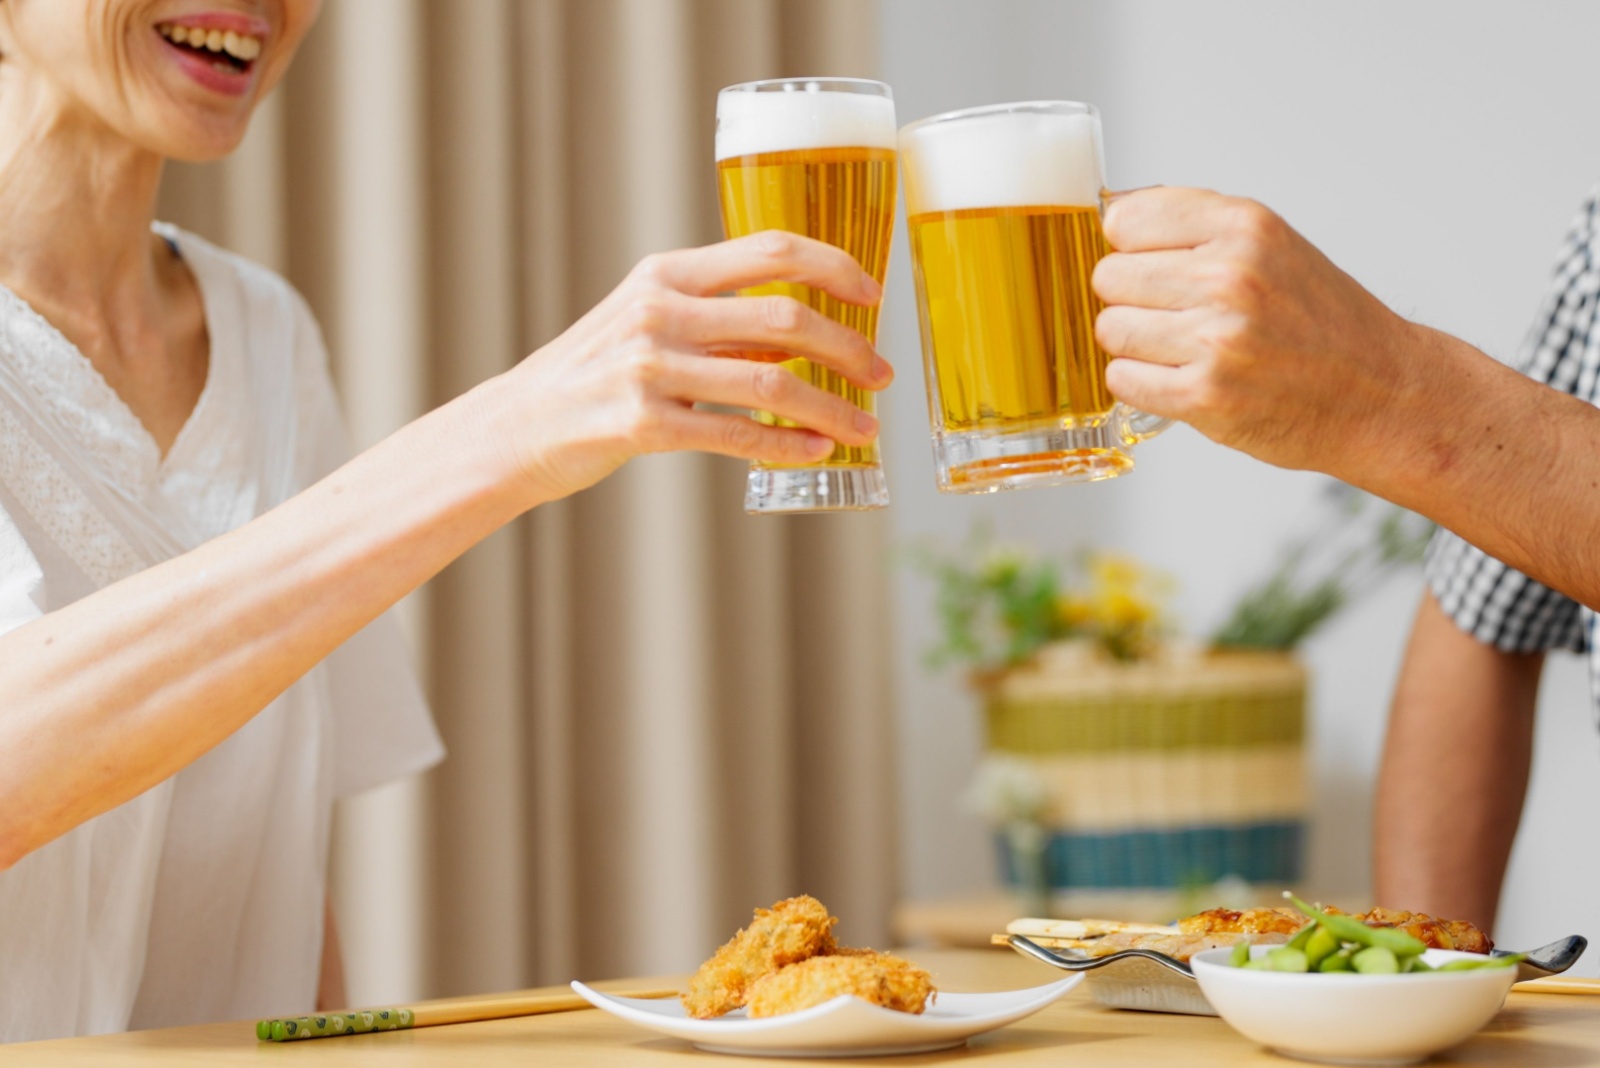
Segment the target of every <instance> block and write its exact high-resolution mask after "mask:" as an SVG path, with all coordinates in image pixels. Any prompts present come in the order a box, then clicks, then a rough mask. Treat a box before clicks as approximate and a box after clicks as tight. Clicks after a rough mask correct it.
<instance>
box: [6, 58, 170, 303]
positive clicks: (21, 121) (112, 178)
mask: <svg viewBox="0 0 1600 1068" xmlns="http://www.w3.org/2000/svg"><path fill="white" fill-rule="evenodd" d="M7 66H8V64H7V63H5V62H0V281H4V282H5V283H6V284H7V285H10V286H11V287H12V288H13V289H17V290H18V291H19V292H21V293H22V295H23V296H25V297H29V298H33V297H36V296H40V295H44V294H48V296H49V300H48V303H50V304H53V305H56V306H58V307H61V308H66V309H71V312H72V314H73V315H74V316H75V317H76V316H79V315H82V316H88V317H91V318H100V319H115V318H117V317H119V316H121V315H125V314H128V313H129V312H131V311H133V310H134V308H133V307H130V303H131V304H133V305H135V306H138V305H143V306H145V307H149V306H150V302H152V301H155V300H157V299H158V296H159V290H160V272H159V271H158V267H157V263H156V258H155V248H154V246H153V243H152V240H151V235H150V222H151V220H152V219H153V218H154V214H155V203H156V193H157V189H158V187H159V186H160V183H161V165H162V159H161V157H160V156H158V155H156V154H154V153H152V152H150V151H148V150H146V149H143V148H140V147H138V146H135V145H133V144H131V143H129V142H128V141H127V140H126V139H124V138H122V137H121V136H119V135H118V134H117V133H116V132H115V131H113V130H111V129H110V128H109V127H107V126H105V125H104V123H102V122H100V121H98V120H96V119H94V118H93V117H91V116H85V115H83V114H81V112H77V113H75V111H74V109H73V108H72V107H70V105H67V104H64V103H63V102H61V101H59V100H58V99H55V98H54V95H53V94H52V93H51V91H50V90H49V89H48V88H47V87H44V86H41V85H39V84H38V83H37V82H35V80H33V79H29V78H27V77H26V76H25V75H24V74H23V73H22V72H17V71H14V70H13V71H10V72H8V71H7V70H6V68H7ZM7 74H10V75H11V76H10V77H7V76H6V75H7Z"/></svg>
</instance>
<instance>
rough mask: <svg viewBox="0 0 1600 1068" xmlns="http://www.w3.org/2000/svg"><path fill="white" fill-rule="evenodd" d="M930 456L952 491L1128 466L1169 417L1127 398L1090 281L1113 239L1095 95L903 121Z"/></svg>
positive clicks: (1081, 477)
mask: <svg viewBox="0 0 1600 1068" xmlns="http://www.w3.org/2000/svg"><path fill="white" fill-rule="evenodd" d="M900 160H901V167H902V169H903V171H904V174H905V187H906V188H905V191H906V217H907V225H908V227H909V231H910V237H911V260H912V269H913V270H914V272H915V275H916V285H917V313H918V316H919V318H920V320H921V327H922V353H923V363H924V366H925V368H926V371H927V381H928V409H929V416H930V419H931V421H932V425H933V453H934V464H935V467H936V468H937V474H938V481H939V488H940V489H941V490H943V491H944V492H946V493H990V492H993V491H995V490H1002V489H1020V488H1024V487H1029V486H1048V485H1056V484H1059V483H1064V482H1089V481H1095V480H1098V479H1105V478H1114V477H1116V476H1117V475H1121V474H1124V473H1126V472H1128V471H1130V470H1132V469H1133V455H1132V453H1131V452H1130V451H1129V450H1130V446H1133V445H1135V444H1137V443H1139V442H1141V441H1144V440H1146V439H1147V438H1150V437H1154V436H1155V435H1156V434H1158V433H1160V432H1161V431H1162V430H1164V429H1166V427H1167V426H1168V425H1169V423H1168V420H1165V419H1158V418H1155V417H1153V416H1149V415H1146V414H1144V413H1142V412H1137V411H1134V410H1133V409H1131V408H1129V407H1127V406H1126V405H1123V404H1120V403H1118V402H1117V401H1116V400H1115V398H1113V397H1112V396H1111V393H1110V391H1109V390H1107V389H1106V376H1105V371H1106V364H1107V363H1109V362H1110V361H1109V359H1108V357H1107V356H1106V353H1105V352H1104V351H1103V350H1102V349H1101V348H1100V346H1099V345H1098V344H1097V343H1096V342H1095V337H1094V320H1095V316H1096V315H1097V314H1098V313H1099V311H1100V308H1101V302H1100V300H1099V298H1097V297H1096V296H1095V294H1094V290H1093V289H1092V288H1091V286H1090V279H1091V277H1092V276H1093V274H1094V268H1095V264H1097V263H1099V262H1100V259H1101V257H1103V256H1104V255H1105V254H1106V253H1107V252H1108V251H1110V246H1109V245H1107V243H1106V238H1105V233H1104V231H1103V230H1102V229H1101V225H1100V216H1101V209H1102V202H1103V199H1104V197H1105V170H1104V165H1103V162H1102V151H1101V138H1100V117H1099V115H1098V114H1097V113H1096V112H1095V110H1094V108H1092V107H1090V106H1089V105H1088V104H1080V103H1075V102H1070V101H1032V102H1028V103H1020V104H996V105H993V106H990V107H981V108H970V109H967V110H964V111H953V112H949V113H947V114H943V115H935V116H933V117H932V118H927V119H923V120H921V121H920V122H914V123H912V124H910V125H909V126H907V127H905V128H904V129H902V130H901V131H900Z"/></svg>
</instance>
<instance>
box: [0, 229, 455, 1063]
mask: <svg viewBox="0 0 1600 1068" xmlns="http://www.w3.org/2000/svg"><path fill="white" fill-rule="evenodd" d="M157 232H158V233H160V234H161V235H162V236H163V237H165V238H166V239H167V240H169V241H170V242H172V243H173V245H174V247H175V248H177V249H178V250H179V252H180V254H181V255H182V257H183V259H184V260H185V262H186V263H187V264H188V266H189V268H190V270H191V271H193V273H194V276H195V278H196V280H197V282H198V284H199V287H200V292H201V295H202V297H203V300H204V305H205V316H206V325H207V329H208V331H209V334H210V344H211V361H210V369H209V372H208V377H207V380H206V384H205V389H204V391H203V392H202V394H201V396H200V400H199V403H198V404H197V405H196V407H195V410H194V412H193V414H192V415H191V416H190V418H189V421H188V423H187V424H186V425H185V426H184V428H183V430H182V432H181V433H180V434H179V436H178V439H177V441H176V442H175V443H174V445H173V446H172V448H171V450H170V451H169V453H168V455H167V456H166V457H165V458H164V459H163V458H162V456H161V455H160V451H159V449H158V447H157V446H156V443H155V441H154V440H153V439H152V438H151V437H150V435H149V434H148V433H147V432H146V431H145V429H144V427H143V426H142V425H141V424H140V423H139V421H138V419H137V418H136V417H135V416H134V415H133V413H132V412H131V411H130V410H129V409H128V408H127V406H126V405H124V404H123V403H122V401H121V400H120V398H118V397H117V395H116V393H115V392H114V391H113V390H112V389H111V387H110V386H109V385H107V383H106V382H105V380H104V379H103V378H101V376H100V375H99V373H98V372H96V371H95V369H94V368H93V366H92V365H91V364H90V363H89V361H88V360H87V359H86V358H85V357H84V356H83V354H82V353H80V352H79V351H78V350H77V349H76V348H74V347H73V345H72V344H71V343H70V342H68V341H67V340H66V338H64V337H63V336H62V335H61V334H60V333H59V332H58V331H57V330H56V329H55V328H53V327H52V326H50V324H49V323H47V322H46V321H45V320H44V319H43V318H42V317H40V316H39V315H38V314H37V313H35V312H34V311H33V309H31V308H30V307H29V306H28V305H27V304H26V303H24V302H23V301H22V300H21V299H20V298H18V297H17V296H16V295H15V294H13V293H12V292H10V291H9V290H7V289H5V288H4V287H3V286H0V633H3V632H5V631H7V630H10V629H12V628H14V627H18V626H21V625H23V624H25V623H27V622H29V621H30V620H32V619H35V618H37V617H39V616H40V615H41V614H43V613H46V612H52V611H55V610H56V609H58V608H61V607H63V606H65V605H68V604H71V603H72V602H74V601H76V600H78V599H79V598H80V597H83V596H85V595H86V594H89V593H92V592H94V591H95V590H97V589H99V588H100V587H102V586H105V585H107V584H108V583H111V582H115V581H117V580H118V579H121V578H124V577H126V576H128V575H130V574H133V573H134V572H137V571H140V570H142V569H144V568H146V567H149V566H150V565H151V564H154V563H157V562H159V561H161V560H164V559H167V558H169V557H171V556H175V555H178V554H180V553H182V552H185V551H187V550H189V549H192V548H194V547H195V546H198V545H199V544H201V543H202V542H204V541H207V540H208V539H210V538H214V537H216V536H217V535H219V534H222V533H224V532H226V531H228V530H231V529H233V528H235V527H238V526H240V525H242V524H244V523H246V522H248V521H250V520H251V519H253V518H255V517H256V516H258V515H261V514H262V513H263V512H266V511H267V510H269V509H271V508H272V507H274V506H275V505H277V504H278V503H280V502H281V501H283V500H285V499H286V498H288V497H290V496H292V495H293V494H295V493H298V492H299V491H300V490H302V489H304V488H305V487H307V486H309V485H310V484H311V483H313V482H315V481H316V480H318V479H319V478H321V477H322V476H323V475H325V474H327V473H328V472H329V471H331V470H333V469H334V468H335V467H337V466H338V465H339V464H340V463H342V462H343V461H344V459H345V458H346V456H347V450H346V445H345V441H344V434H343V430H342V426H341V423H340V418H339V414H338V410H337V407H336V403H335V399H334V394H333V389H332V385H331V383H330V381H329V378H328V371H327V361H326V355H325V353H324V350H323V344H322V339H321V336H320V334H319V332H318V330H317V327H316V324H315V322H314V321H313V320H312V318H311V315H310V312H309V310H308V309H307V308H306V306H305V303H304V302H303V301H302V300H301V299H300V297H299V295H298V294H297V293H295V292H294V290H293V289H292V288H291V287H290V286H289V285H288V284H287V283H286V282H284V281H283V280H282V279H281V278H279V277H278V276H277V275H275V274H273V273H272V272H270V271H267V270H265V269H264V268H261V267H258V266H256V265H254V264H251V263H249V262H246V261H244V260H242V259H240V258H238V257H237V256H234V255H232V254H230V253H227V252H224V251H222V250H220V249H217V248H215V247H214V246H212V245H210V244H208V243H206V242H205V241H203V240H201V239H200V238H198V237H195V236H194V235H192V234H188V233H184V232H181V231H178V230H176V229H174V228H170V227H166V226H161V225H158V226H157ZM4 700H5V698H4V693H3V690H0V714H4ZM442 755H443V749H442V747H441V746H440V743H439V738H438V735H437V733H436V732H435V730H434V726H433V721H432V719H431V718H430V716H429V714H428V709H427V706H426V704H425V703H424V700H423V697H422V693H421V689H420V687H419V686H418V684H417V681H416V677H415V675H414V673H413V672H412V671H411V669H410V667H409V661H408V657H407V653H406V650H405V647H404V643H403V641H402V638H401V634H400V631H399V629H398V628H397V626H396V624H395V621H394V620H393V618H391V617H390V616H385V617H383V618H381V619H379V620H378V621H377V622H375V623H373V624H372V625H371V626H369V627H367V628H366V629H365V630H363V631H362V632H360V633H359V634H357V635H356V636H355V637H353V638H351V639H350V640H349V641H348V642H346V643H345V644H344V645H343V646H342V647H340V648H339V649H338V650H337V651H335V652H334V653H333V654H332V655H331V656H329V657H328V658H327V659H326V660H325V661H323V662H322V663H321V664H319V665H318V666H317V667H315V668H313V669H312V670H311V671H310V672H308V673H307V674H306V675H305V676H304V677H303V678H301V679H300V680H299V681H298V682H296V683H295V684H294V685H293V686H291V687H290V688H289V689H288V690H287V691H286V692H285V693H284V694H283V695H282V696H281V697H279V698H278V699H277V700H276V701H273V702H272V704H270V705H269V706H267V708H266V709H264V710H263V711H262V712H260V713H259V714H258V715H256V716H255V717H254V718H253V719H251V720H250V721H249V722H248V723H247V724H245V725H244V726H243V727H241V728H240V729H239V730H238V731H237V732H235V733H234V734H233V735H232V736H231V737H229V738H228V739H227V740H225V741H224V742H222V743H221V744H220V745H218V746H217V747H216V748H215V749H213V750H211V751H210V752H209V753H207V754H206V755H205V756H203V757H201V758H200V759H199V760H198V761H196V762H195V763H194V764H192V765H190V766H189V767H187V768H185V769H184V770H183V771H181V772H179V773H178V774H177V775H175V776H173V777H172V778H171V779H168V780H167V781H166V782H163V783H161V784H160V785H158V786H155V787H153V788H152V789H150V790H148V791H146V792H145V793H144V794H142V795H140V796H139V797H136V798H134V799H133V800H131V801H129V802H127V803H126V804H123V805H121V806H120V807H118V808H116V809H113V810H112V811H110V812H107V813H105V814H104V815H102V816H98V817H96V818H95V819H92V820H90V821H89V822H88V823H85V824H83V825H82V826H80V827H77V828H75V829H74V830H72V831H71V832H69V833H68V834H66V835H64V836H62V837H61V838H59V839H57V840H55V841H53V842H51V843H49V844H48V845H46V846H44V847H43V848H41V849H38V850H36V851H35V852H33V853H31V854H29V855H28V856H26V857H24V858H23V859H22V860H21V861H19V862H18V863H17V864H15V865H14V866H13V867H12V868H11V869H9V870H7V871H4V872H0V1041H4V1042H16V1041H23V1040H30V1039H42V1038H55V1037H62V1036H68V1035H82V1034H95V1033H101V1032H107V1031H118V1030H124V1029H128V1028H145V1027H167V1026H174V1025H178V1024H189V1023H199V1022H202V1021H210V1020H223V1019H241V1018H246V1017H256V1016H278V1015H291V1014H303V1013H307V1012H310V1011H312V1009H313V1008H314V1004H313V1003H314V1000H315V997H316V989H317V979H318V966H319V962H320V955H321V948H322V916H323V911H322V903H323V899H324V893H325V881H326V871H327V862H328V833H329V824H330V817H331V814H332V809H333V802H334V800H335V799H336V798H339V797H344V796H346V795H349V794H353V793H357V792H359V791H362V790H365V789H368V788H370V787H372V786H376V785H378V784H379V783H382V782H384V781H387V780H389V779H393V778H396V777H399V776H402V775H406V774H408V773H411V772H415V771H419V770H421V769H422V768H425V767H427V766H429V765H431V764H433V763H434V762H436V761H437V760H439V759H440V757H441V756H442ZM3 764H4V761H3V758H0V767H3Z"/></svg>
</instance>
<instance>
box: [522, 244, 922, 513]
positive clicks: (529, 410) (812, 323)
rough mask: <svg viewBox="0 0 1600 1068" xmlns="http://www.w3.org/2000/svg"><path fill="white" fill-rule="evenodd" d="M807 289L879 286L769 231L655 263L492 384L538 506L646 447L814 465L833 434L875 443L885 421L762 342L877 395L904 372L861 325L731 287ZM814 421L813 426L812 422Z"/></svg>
mask: <svg viewBox="0 0 1600 1068" xmlns="http://www.w3.org/2000/svg"><path fill="white" fill-rule="evenodd" d="M774 281H784V282H799V283H804V284H805V285H808V286H812V287H815V288H816V289H819V290H822V291H824V292H826V293H829V294H831V295H832V296H834V297H837V298H838V299H840V300H843V301H847V302H849V303H851V304H873V303H876V302H877V301H878V300H880V299H881V298H882V296H883V290H882V287H880V286H879V285H878V283H877V282H876V281H875V280H874V279H873V278H872V276H871V275H869V274H867V273H866V271H864V270H862V268H861V266H860V264H858V263H857V262H856V261H855V259H854V258H853V257H851V256H850V255H849V254H848V253H846V252H844V251H842V250H840V249H838V248H835V247H833V246H832V245H827V244H824V243H822V242H820V241H813V240H811V239H809V238H806V237H801V236H799V235H796V234H791V233H784V232H782V231H767V232H764V233H759V234H752V235H750V236H748V237H742V238H738V239H736V240H733V241H725V242H722V243H720V244H715V245H708V246H706V247H704V248H696V249H686V250H684V251H680V252H667V253H662V254H659V255H655V256H650V257H648V258H647V259H645V260H644V261H643V262H641V263H640V264H639V266H638V267H636V268H635V269H634V270H633V272H632V273H631V274H629V275H628V277H627V279H626V280H624V281H623V283H622V284H621V285H620V286H618V287H617V289H616V290H615V291H614V292H612V293H611V295H610V296H608V297H607V298H606V299H605V300H604V301H602V302H601V303H600V304H599V305H597V306H596V307H595V308H594V310H592V311H591V312H589V314H588V315H586V316H584V317H583V318H582V319H580V320H579V321H578V322H577V323H575V324H574V325H573V326H572V328H571V329H569V330H568V331H567V332H566V333H564V334H562V335H561V336H560V337H558V338H556V339H555V340H554V341H552V342H551V343H550V344H548V345H546V346H545V347H544V348H542V349H540V350H539V351H537V352H535V353H534V354H533V355H531V356H529V357H528V358H527V359H526V360H524V361H523V362H522V363H521V364H520V365H518V366H517V367H516V368H514V369H513V370H511V371H510V372H508V373H507V374H506V375H504V376H502V379H501V380H500V381H498V382H497V383H495V385H494V386H493V387H491V388H494V389H498V390H501V391H502V394H501V396H502V400H503V406H502V407H501V409H500V411H501V415H502V416H503V418H502V419H500V420H498V422H500V423H501V425H503V426H504V428H505V431H504V432H505V434H506V441H507V442H508V444H509V451H510V455H511V456H512V458H513V462H514V464H515V470H516V471H517V472H518V473H519V474H520V476H521V477H523V478H525V479H526V482H527V484H528V487H529V489H530V491H531V493H532V496H533V501H532V502H531V503H538V502H539V501H545V500H553V499H555V498H558V497H564V496H566V495H568V494H570V493H574V492H576V491H578V490H580V489H583V488H584V487H586V486H589V485H592V484H594V483H595V482H598V481H599V480H600V479H602V478H604V477H605V476H606V475H609V474H610V473H611V472H612V471H614V470H616V469H617V468H618V467H620V466H621V465H622V464H623V463H625V462H626V461H628V460H629V459H631V458H632V457H634V456H638V455H640V454H642V453H649V452H667V451H672V450H677V449H698V450H703V451H706V452H716V453H723V454H725V455H728V456H737V457H740V458H743V459H749V460H765V461H767V462H769V463H778V464H802V463H815V462H817V461H819V460H822V459H823V458H825V457H826V456H827V455H828V454H829V453H830V452H832V451H833V447H834V443H835V442H838V443H840V444H844V445H865V444H867V443H869V442H870V441H872V439H873V438H874V437H876V436H877V432H878V421H877V420H876V419H874V418H873V417H872V416H871V415H869V414H867V413H866V412H864V411H862V410H860V409H859V408H857V407H855V406H854V405H852V404H850V403H849V402H848V401H846V400H844V399H843V398H841V397H838V396H835V395H834V394H831V393H827V392H825V391H823V390H821V389H818V388H817V387H815V386H813V385H810V384H809V383H807V382H805V381H803V380H801V379H800V378H799V377H798V376H796V375H794V374H792V373H790V372H789V371H788V370H786V369H784V368H783V367H781V366H778V365H777V364H776V363H770V362H760V360H759V358H757V359H738V358H729V357H737V356H741V355H745V354H746V353H749V352H750V350H757V351H766V352H774V353H777V354H778V355H777V356H776V358H779V359H781V358H787V357H790V356H803V357H805V358H806V359H808V360H811V361H813V362H815V363H818V364H821V365H823V366H825V367H828V368H831V369H833V370H835V371H837V372H839V373H840V374H841V375H843V376H844V377H845V378H847V379H849V380H850V381H851V382H852V383H854V384H856V385H858V386H862V387H864V388H866V389H873V390H877V389H882V388H883V387H884V386H887V385H888V384H889V382H890V380H891V379H892V378H893V377H894V372H893V371H892V370H891V368H890V367H889V364H888V363H887V362H886V361H885V360H884V359H883V358H882V357H881V356H879V355H878V353H877V351H876V350H875V349H874V348H873V347H872V345H871V344H869V343H868V342H867V340H866V338H865V337H863V336H862V335H861V334H860V333H859V332H858V331H856V330H853V329H851V328H849V327H847V326H843V325H841V324H839V323H836V322H834V321H833V320H831V319H829V318H827V317H825V316H823V315H821V314H819V313H818V312H815V311H813V310H812V309H810V308H808V307H806V306H805V305H804V304H801V303H800V302H799V301H796V300H793V299H791V298H789V297H778V296H773V297H745V298H739V299H726V298H723V297H720V296H718V294H720V293H725V292H727V291H729V290H734V289H742V288H745V287H748V286H756V285H761V284H763V283H766V282H774ZM697 402H705V403H710V404H719V405H727V406H730V407H736V408H747V409H754V410H761V411H767V412H772V413H774V414H776V415H779V416H782V417H783V418H785V419H788V420H792V421H793V422H795V423H797V424H799V428H785V427H775V426H764V425H762V424H760V423H757V422H756V421H755V420H754V419H751V418H750V417H749V416H746V415H731V414H727V413H723V412H712V411H701V410H697V409H696V408H695V407H694V406H695V404H696V403H697ZM802 428H803V429H802Z"/></svg>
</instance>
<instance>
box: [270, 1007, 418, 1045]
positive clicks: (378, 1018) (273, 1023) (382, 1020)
mask: <svg viewBox="0 0 1600 1068" xmlns="http://www.w3.org/2000/svg"><path fill="white" fill-rule="evenodd" d="M415 1021H416V1016H415V1015H414V1014H413V1013H412V1011H411V1010H410V1009H371V1010H369V1011H367V1012H337V1013H326V1014H322V1015H318V1016H291V1017H288V1018H286V1019H282V1020H259V1021H257V1022H256V1037H257V1038H259V1039H260V1040H261V1041H263V1042H293V1041H295V1040H296V1039H300V1038H335V1037H337V1036H339V1035H362V1034H366V1033H367V1032H368V1031H403V1030H405V1029H406V1028H408V1027H411V1026H412V1025H413V1024H414V1023H415Z"/></svg>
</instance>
